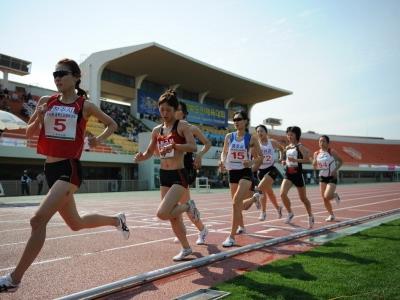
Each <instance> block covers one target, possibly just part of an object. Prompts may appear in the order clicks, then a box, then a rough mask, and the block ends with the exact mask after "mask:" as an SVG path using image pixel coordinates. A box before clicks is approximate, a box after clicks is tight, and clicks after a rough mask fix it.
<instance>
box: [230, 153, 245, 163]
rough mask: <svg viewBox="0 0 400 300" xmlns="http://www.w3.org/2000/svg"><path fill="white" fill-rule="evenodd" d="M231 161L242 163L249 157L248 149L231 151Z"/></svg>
mask: <svg viewBox="0 0 400 300" xmlns="http://www.w3.org/2000/svg"><path fill="white" fill-rule="evenodd" d="M230 155H231V156H230V159H229V160H230V161H231V162H233V163H242V162H243V161H244V160H246V159H247V151H246V150H232V151H231V153H230Z"/></svg>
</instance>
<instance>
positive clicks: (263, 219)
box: [258, 211, 267, 221]
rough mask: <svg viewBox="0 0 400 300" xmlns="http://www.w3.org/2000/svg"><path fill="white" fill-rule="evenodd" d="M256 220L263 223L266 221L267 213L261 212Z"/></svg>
mask: <svg viewBox="0 0 400 300" xmlns="http://www.w3.org/2000/svg"><path fill="white" fill-rule="evenodd" d="M258 219H259V220H260V221H265V220H266V219H267V213H266V212H265V211H262V212H261V214H260V216H259V217H258Z"/></svg>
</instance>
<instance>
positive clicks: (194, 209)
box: [187, 199, 200, 222]
mask: <svg viewBox="0 0 400 300" xmlns="http://www.w3.org/2000/svg"><path fill="white" fill-rule="evenodd" d="M187 204H188V206H189V209H188V213H189V214H191V215H192V217H193V220H194V221H195V222H197V221H198V220H200V212H199V210H198V209H197V207H196V203H194V201H193V200H192V199H190V200H189V201H188V202H187Z"/></svg>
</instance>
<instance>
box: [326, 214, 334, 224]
mask: <svg viewBox="0 0 400 300" xmlns="http://www.w3.org/2000/svg"><path fill="white" fill-rule="evenodd" d="M325 221H326V222H333V221H335V215H329V217H327V218H326V219H325Z"/></svg>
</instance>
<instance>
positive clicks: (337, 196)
mask: <svg viewBox="0 0 400 300" xmlns="http://www.w3.org/2000/svg"><path fill="white" fill-rule="evenodd" d="M335 201H336V205H338V206H339V204H340V197H339V194H338V193H335Z"/></svg>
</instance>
